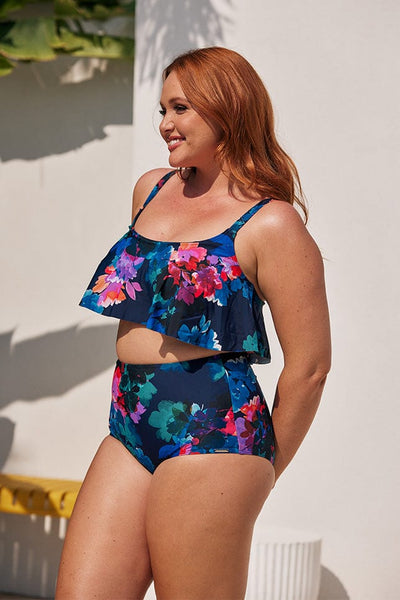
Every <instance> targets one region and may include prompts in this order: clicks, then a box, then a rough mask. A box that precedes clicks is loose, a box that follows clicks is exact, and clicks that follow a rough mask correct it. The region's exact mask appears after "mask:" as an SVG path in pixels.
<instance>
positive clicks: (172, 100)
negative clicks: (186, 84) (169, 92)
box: [160, 96, 189, 106]
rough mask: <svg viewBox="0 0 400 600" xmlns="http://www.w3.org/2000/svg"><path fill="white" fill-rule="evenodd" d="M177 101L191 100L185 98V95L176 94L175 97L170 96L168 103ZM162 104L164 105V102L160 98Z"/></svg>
mask: <svg viewBox="0 0 400 600" xmlns="http://www.w3.org/2000/svg"><path fill="white" fill-rule="evenodd" d="M175 102H189V101H188V99H187V98H184V97H183V96H176V97H174V98H169V100H168V103H169V104H174V103H175ZM160 104H161V106H162V102H161V100H160Z"/></svg>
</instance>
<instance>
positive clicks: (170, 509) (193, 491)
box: [146, 454, 274, 600]
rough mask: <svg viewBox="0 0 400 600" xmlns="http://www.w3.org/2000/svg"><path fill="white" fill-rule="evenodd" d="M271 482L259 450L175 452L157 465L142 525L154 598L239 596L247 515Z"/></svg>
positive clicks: (222, 599) (224, 599) (253, 514)
mask: <svg viewBox="0 0 400 600" xmlns="http://www.w3.org/2000/svg"><path fill="white" fill-rule="evenodd" d="M273 484H274V469H273V467H272V465H271V463H270V462H269V461H268V460H266V459H265V458H261V457H259V456H249V455H245V456H243V455H238V454H224V455H215V454H212V455H210V454H202V455H191V456H181V457H176V458H171V459H168V460H166V461H164V462H163V463H162V464H161V465H160V466H159V467H158V468H157V469H156V471H155V473H154V475H153V479H152V482H151V486H150V490H149V495H148V503H147V515H146V531H147V539H148V544H149V549H150V555H151V562H152V568H153V576H154V582H155V588H156V592H157V598H158V600H177V599H190V600H204V598H207V600H217V599H218V600H239V599H242V598H244V595H245V590H246V582H247V569H248V560H249V553H250V545H251V537H252V532H253V526H254V522H255V520H256V518H257V515H258V513H259V511H260V509H261V507H262V505H263V503H264V501H265V499H266V498H267V496H268V494H269V492H270V490H271V488H272V486H273Z"/></svg>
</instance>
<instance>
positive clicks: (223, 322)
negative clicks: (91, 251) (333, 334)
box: [57, 47, 330, 600]
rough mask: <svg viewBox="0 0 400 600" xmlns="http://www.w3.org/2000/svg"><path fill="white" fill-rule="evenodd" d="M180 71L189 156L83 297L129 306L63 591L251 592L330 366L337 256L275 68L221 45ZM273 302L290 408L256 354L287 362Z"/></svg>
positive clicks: (281, 386) (175, 596)
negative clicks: (279, 485)
mask: <svg viewBox="0 0 400 600" xmlns="http://www.w3.org/2000/svg"><path fill="white" fill-rule="evenodd" d="M163 81H164V84H163V89H162V93H161V100H160V104H161V110H160V113H161V123H160V132H161V135H162V137H163V138H164V140H165V142H166V144H167V146H168V150H169V163H170V165H171V167H173V170H171V169H156V170H153V171H150V172H148V173H146V174H145V175H143V176H142V177H141V178H140V179H139V181H138V182H137V184H136V187H135V190H134V194H133V211H132V219H133V222H132V225H131V227H130V229H129V231H128V233H127V234H125V235H124V236H123V238H121V240H119V242H117V244H115V246H114V247H113V248H112V249H111V251H110V252H109V253H108V254H107V256H106V257H105V259H103V261H102V262H101V263H100V265H99V267H98V269H97V271H96V273H95V275H94V277H93V279H92V281H91V283H90V284H89V287H88V289H87V291H86V292H85V295H84V297H83V299H82V302H81V304H82V305H83V306H86V307H88V308H90V309H92V310H95V311H96V312H99V313H102V314H105V315H108V316H115V317H118V318H120V319H121V321H120V327H119V332H118V339H117V355H118V361H117V366H116V370H115V374H114V379H113V399H112V404H111V412H110V434H111V435H110V436H108V437H107V438H106V439H105V440H104V441H103V443H102V444H101V446H100V448H99V450H98V452H97V454H96V456H95V458H94V460H93V462H92V465H91V466H90V469H89V471H88V474H87V476H86V478H85V481H84V483H83V486H82V490H81V492H80V495H79V498H78V500H77V503H76V506H75V510H74V513H73V515H72V518H71V521H70V525H69V528H68V534H67V538H66V542H65V546H64V551H63V555H62V560H61V567H60V574H59V580H58V587H57V598H58V599H59V600H62V599H64V598H65V599H68V600H71V599H74V598H76V599H78V598H82V599H85V600H88V599H90V598H104V599H105V598H107V599H110V598H113V599H124V600H125V599H128V598H129V599H135V600H137V599H139V598H143V597H144V595H145V593H146V590H147V588H148V586H149V584H150V582H151V581H152V579H154V583H155V590H156V594H157V598H159V599H160V600H197V599H198V600H200V599H201V600H204V599H207V600H212V599H219V600H234V599H241V598H243V597H244V595H245V589H246V578H247V568H248V559H249V551H250V544H251V536H252V530H253V525H254V522H255V519H256V517H257V515H258V513H259V511H260V509H261V507H262V505H263V503H264V501H265V499H266V498H267V496H268V495H269V493H270V491H271V489H272V487H273V486H274V484H275V482H276V480H277V478H278V477H279V476H280V475H281V473H282V471H283V470H284V469H285V468H286V467H287V465H288V463H289V462H290V460H291V459H292V458H293V456H294V454H295V452H296V450H297V449H298V447H299V445H300V443H301V441H302V439H303V438H304V436H305V434H306V432H307V430H308V428H309V426H310V424H311V422H312V420H313V417H314V414H315V412H316V409H317V406H318V403H319V400H320V397H321V393H322V389H323V385H324V382H325V378H326V374H327V372H328V370H329V361H330V343H329V320H328V311H327V305H326V298H325V289H324V280H323V267H322V261H321V256H320V253H319V251H318V249H317V247H316V245H315V243H314V241H313V240H312V238H311V237H310V235H309V234H308V233H307V230H306V228H305V226H304V224H303V221H302V219H301V218H300V216H299V215H298V213H297V211H296V210H295V209H294V208H293V206H292V205H293V203H294V202H298V203H299V204H300V206H301V207H302V208H303V204H302V203H301V201H300V200H299V199H298V198H297V197H296V195H295V183H297V184H298V186H299V183H298V177H297V171H296V168H295V166H294V164H293V162H292V161H291V160H290V158H289V157H288V156H287V155H286V154H285V152H284V151H283V150H282V149H281V148H280V146H279V145H278V143H277V141H276V138H275V134H274V130H273V114H272V108H271V103H270V100H269V97H268V94H267V92H266V90H265V87H264V85H263V84H262V82H261V80H260V78H259V77H258V75H257V74H256V73H255V71H254V69H253V68H252V67H251V66H250V65H249V63H248V62H247V61H246V60H245V59H244V58H243V57H241V56H240V55H239V54H237V53H235V52H232V51H230V50H227V49H224V48H217V47H214V48H206V49H201V50H195V51H192V52H189V53H187V54H184V55H182V56H180V57H178V58H177V59H175V61H173V62H172V63H171V65H169V67H167V68H166V69H165V71H164V78H163ZM221 232H222V233H221ZM198 240H200V241H198ZM264 301H266V302H268V305H269V307H270V310H271V313H272V317H273V320H274V325H275V328H276V331H277V334H278V338H279V341H280V344H281V346H282V351H283V355H284V368H283V371H282V373H281V376H280V378H279V381H278V384H277V391H276V397H275V400H274V408H273V413H272V422H271V417H270V415H269V412H268V408H267V405H266V403H265V400H264V398H263V396H262V392H261V390H260V388H259V386H258V383H257V381H256V379H255V376H254V374H253V372H252V370H251V366H250V365H251V363H253V362H259V363H260V362H261V363H265V362H269V349H268V342H267V338H266V334H265V329H264V324H263V321H262V311H261V308H262V304H263V302H264Z"/></svg>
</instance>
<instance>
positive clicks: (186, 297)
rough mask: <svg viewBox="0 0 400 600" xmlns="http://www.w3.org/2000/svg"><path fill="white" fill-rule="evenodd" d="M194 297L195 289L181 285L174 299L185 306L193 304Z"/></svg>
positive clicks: (191, 286) (192, 286)
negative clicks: (180, 301)
mask: <svg viewBox="0 0 400 600" xmlns="http://www.w3.org/2000/svg"><path fill="white" fill-rule="evenodd" d="M194 296H195V287H194V285H187V284H183V285H182V286H181V287H180V288H179V290H178V292H177V294H176V299H177V300H182V301H183V302H184V303H185V304H193V302H194Z"/></svg>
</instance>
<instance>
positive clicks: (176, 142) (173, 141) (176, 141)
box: [167, 137, 185, 152]
mask: <svg viewBox="0 0 400 600" xmlns="http://www.w3.org/2000/svg"><path fill="white" fill-rule="evenodd" d="M184 139H185V138H181V137H179V138H178V137H174V138H170V139H169V140H168V142H167V145H168V150H169V151H170V152H172V150H175V148H177V146H180V144H181V143H182V142H183V141H184Z"/></svg>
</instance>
